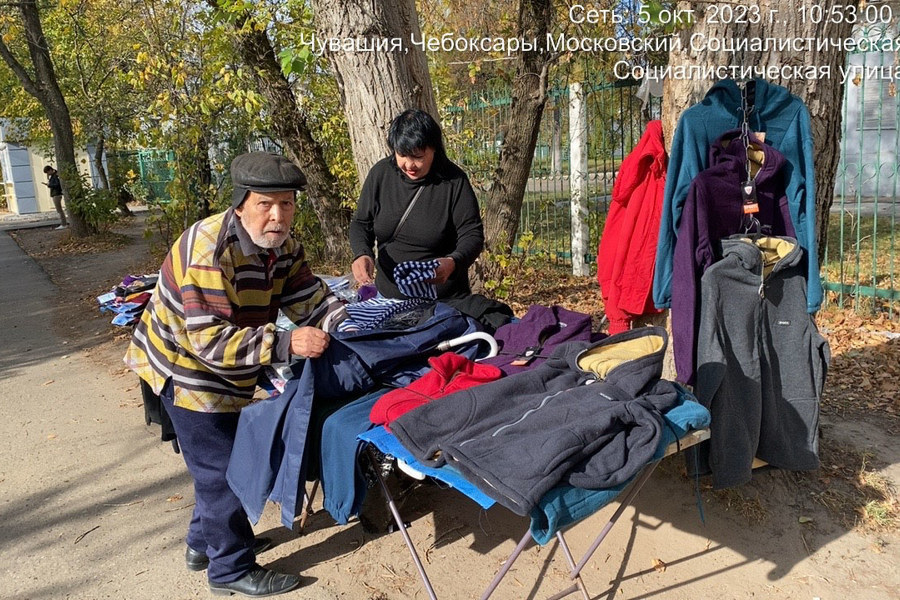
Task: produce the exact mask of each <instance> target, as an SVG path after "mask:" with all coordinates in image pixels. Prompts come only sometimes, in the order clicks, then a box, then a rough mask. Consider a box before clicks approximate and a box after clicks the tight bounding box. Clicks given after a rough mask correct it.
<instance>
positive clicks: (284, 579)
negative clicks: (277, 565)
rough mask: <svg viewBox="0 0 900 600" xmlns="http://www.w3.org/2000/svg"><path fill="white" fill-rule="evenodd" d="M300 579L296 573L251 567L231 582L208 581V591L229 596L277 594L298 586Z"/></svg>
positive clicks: (257, 596)
mask: <svg viewBox="0 0 900 600" xmlns="http://www.w3.org/2000/svg"><path fill="white" fill-rule="evenodd" d="M300 583H301V580H300V578H299V577H297V576H296V575H288V574H287V573H276V572H275V571H270V570H269V569H264V568H262V567H260V566H256V567H253V568H252V569H250V571H249V572H248V573H247V574H246V575H244V576H243V577H241V578H240V579H238V580H237V581H232V582H231V583H213V582H212V581H210V582H209V591H211V592H212V593H213V594H214V595H216V596H230V595H232V594H242V595H244V596H251V597H253V598H262V597H265V596H277V595H278V594H284V593H285V592H289V591H291V590H293V589H296V588H298V587H300Z"/></svg>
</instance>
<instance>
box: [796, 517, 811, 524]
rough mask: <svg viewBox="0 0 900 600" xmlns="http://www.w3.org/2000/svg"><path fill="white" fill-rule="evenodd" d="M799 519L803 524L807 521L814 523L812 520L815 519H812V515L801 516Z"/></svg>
mask: <svg viewBox="0 0 900 600" xmlns="http://www.w3.org/2000/svg"><path fill="white" fill-rule="evenodd" d="M797 520H798V521H799V522H800V524H801V525H802V524H805V523H812V522H813V520H812V518H811V517H800V518H799V519H797Z"/></svg>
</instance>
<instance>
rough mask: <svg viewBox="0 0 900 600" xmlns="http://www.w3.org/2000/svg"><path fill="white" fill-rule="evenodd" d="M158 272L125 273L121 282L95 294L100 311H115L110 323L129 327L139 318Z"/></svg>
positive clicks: (157, 277)
mask: <svg viewBox="0 0 900 600" xmlns="http://www.w3.org/2000/svg"><path fill="white" fill-rule="evenodd" d="M157 279H159V274H158V273H154V274H153V275H127V276H126V277H125V278H124V279H123V280H122V283H120V284H119V285H117V286H116V287H114V288H113V289H112V290H111V291H109V292H107V293H105V294H103V295H102V296H97V302H99V303H100V312H112V313H115V315H116V316H115V317H113V320H112V324H113V325H118V326H119V327H131V326H132V325H135V324H136V323H137V322H138V321H139V320H140V319H141V314H143V312H144V308H146V307H147V303H148V302H150V296H151V295H152V294H153V288H154V287H156V280H157Z"/></svg>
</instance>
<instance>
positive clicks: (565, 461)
mask: <svg viewBox="0 0 900 600" xmlns="http://www.w3.org/2000/svg"><path fill="white" fill-rule="evenodd" d="M666 342H667V334H666V331H665V329H662V328H660V327H641V328H638V329H633V330H631V331H626V332H623V333H620V334H617V335H613V336H610V337H608V338H606V339H605V340H603V341H601V342H599V343H597V344H589V343H584V342H571V343H568V344H563V345H561V346H559V347H558V348H556V350H554V352H553V354H552V355H551V357H550V358H549V360H547V362H545V363H544V364H543V365H541V366H539V367H537V368H535V369H532V370H531V371H527V372H524V373H519V374H517V375H510V376H508V377H506V378H503V379H500V380H497V381H495V382H492V383H486V384H483V385H479V386H476V387H474V388H469V389H467V390H463V391H460V392H457V393H455V394H450V395H449V396H444V397H443V398H438V399H437V400H433V401H431V402H429V403H428V404H426V405H424V406H421V407H419V408H417V409H415V410H412V411H410V412H408V413H406V414H404V415H402V416H400V417H399V418H397V419H396V420H395V421H393V423H392V424H391V431H392V432H393V433H394V435H395V436H396V437H397V439H398V440H400V442H401V443H402V444H403V445H404V446H405V447H406V448H407V449H408V450H409V451H410V452H411V453H412V454H413V456H415V458H416V459H417V460H419V461H420V462H422V463H423V464H425V465H428V466H435V467H439V466H441V465H444V464H449V465H452V466H453V467H454V468H456V469H457V470H459V471H460V472H461V473H462V475H463V476H464V477H465V478H466V479H467V480H468V481H470V482H471V483H473V484H475V485H476V486H478V487H479V488H480V489H481V490H482V491H483V492H484V493H486V494H487V495H488V496H490V497H492V498H494V499H495V500H496V501H497V502H499V503H500V504H502V505H504V506H506V507H507V508H509V509H510V510H511V511H513V512H515V513H516V514H519V515H527V514H528V513H529V511H530V510H531V509H532V508H534V506H535V505H536V504H537V502H538V501H539V500H540V499H541V497H542V496H543V495H544V493H546V492H547V491H548V490H549V489H550V488H552V487H554V486H555V485H557V484H559V483H567V484H569V485H572V486H574V487H578V488H586V489H603V488H607V487H610V486H614V485H617V484H619V483H622V482H624V481H627V480H628V479H629V478H630V477H632V476H633V475H634V474H635V473H637V472H638V471H639V470H640V469H641V467H643V466H644V465H645V464H646V463H647V462H648V461H649V460H650V459H651V458H652V456H653V454H654V452H655V451H656V447H657V444H658V443H659V439H660V435H661V432H662V414H661V413H662V412H663V411H665V410H667V409H669V408H670V407H672V406H674V405H675V403H676V402H677V400H678V394H677V392H676V389H675V384H674V383H672V382H670V381H665V380H662V379H660V375H661V373H662V359H663V355H664V354H665V347H666Z"/></svg>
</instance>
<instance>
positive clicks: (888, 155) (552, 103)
mask: <svg viewBox="0 0 900 600" xmlns="http://www.w3.org/2000/svg"><path fill="white" fill-rule="evenodd" d="M894 60H895V58H894V56H893V55H892V54H882V53H868V54H854V55H852V56H851V57H850V59H849V64H850V65H851V66H852V67H854V68H859V69H861V73H862V75H863V76H861V77H858V78H852V79H851V81H849V82H848V84H847V86H846V89H845V97H844V99H843V104H844V109H843V135H842V139H841V159H840V164H839V167H838V173H837V180H836V184H835V198H834V204H833V207H832V210H831V214H830V226H829V232H828V240H827V245H826V248H825V251H824V253H825V258H824V260H823V264H822V278H823V282H824V285H825V289H826V291H827V294H826V303H827V304H831V305H837V306H841V307H844V306H851V307H853V308H855V309H857V310H861V311H887V312H888V313H890V314H891V315H892V316H893V315H894V314H895V313H896V312H897V311H898V308H900V304H898V302H900V289H898V282H897V276H898V273H897V272H896V268H897V266H896V264H895V263H896V261H897V258H896V255H897V249H898V242H900V240H898V231H897V219H898V212H900V205H898V192H900V174H898V169H900V167H898V164H900V162H898V161H900V136H898V127H900V94H898V89H897V82H895V81H894V80H890V79H878V78H872V77H866V76H865V75H866V74H867V72H866V68H867V67H868V68H872V67H881V66H885V67H889V66H891V65H893V64H894ZM568 90H569V88H568V87H560V88H556V89H553V90H551V92H550V94H549V99H548V102H547V105H546V108H545V111H544V118H543V120H542V123H541V128H540V132H539V135H538V141H537V147H536V150H535V157H534V162H533V164H532V168H531V175H530V177H529V180H528V185H527V188H526V193H525V198H524V200H523V206H522V213H521V225H520V229H519V231H520V234H519V242H518V244H517V246H516V251H517V252H519V253H528V254H530V255H534V256H539V257H542V258H544V259H546V260H548V261H551V262H553V263H557V264H566V265H571V264H572V250H571V248H572V230H571V210H570V197H571V196H570V174H569V150H570V148H569V143H568V136H569V119H570V117H569V102H570V98H569V91H568ZM584 91H585V94H586V96H585V102H586V105H587V108H586V110H587V137H588V193H587V197H588V210H589V224H590V241H589V243H588V245H587V248H586V250H585V256H584V260H585V262H587V263H592V262H594V260H595V253H596V248H597V244H598V243H599V239H600V234H601V232H602V228H603V223H604V221H605V217H606V214H607V211H608V210H609V201H610V194H611V190H612V186H613V182H614V180H615V176H616V172H617V171H618V168H619V164H620V163H621V161H622V159H623V158H624V157H625V156H626V155H627V154H628V153H629V152H630V151H631V149H632V148H633V147H634V146H635V145H636V144H637V142H638V139H639V138H640V135H641V133H642V132H643V129H644V126H645V124H646V122H647V121H648V120H650V119H654V118H659V115H660V101H659V99H658V98H653V97H649V100H648V102H647V103H644V102H643V101H642V100H640V99H639V97H638V91H639V86H638V82H635V81H618V82H615V83H603V82H595V83H591V82H588V83H585V84H584ZM510 102H511V100H510V98H509V95H508V92H507V91H506V90H488V91H482V92H477V93H473V94H472V95H471V96H470V97H469V98H468V100H467V102H465V103H464V104H463V105H461V106H454V107H451V108H449V109H447V111H446V112H445V114H444V115H443V120H444V124H445V133H446V135H447V149H448V153H449V154H450V155H451V157H452V158H453V159H454V160H456V161H457V162H458V163H460V164H461V165H462V166H463V167H464V168H465V169H466V171H467V172H468V173H469V175H470V177H471V179H472V182H473V184H474V185H475V187H476V189H478V190H479V195H480V196H481V197H485V196H486V194H487V186H488V185H489V183H490V177H491V174H492V170H493V168H494V167H495V166H496V164H497V158H498V155H499V151H500V145H501V142H502V137H501V135H502V133H501V132H502V128H503V124H504V123H505V121H506V118H507V116H508V110H509V106H510ZM136 158H137V162H138V165H139V169H140V177H141V180H142V182H143V183H144V185H145V186H146V187H147V189H148V191H149V193H150V196H151V199H153V200H156V201H165V200H166V199H167V198H168V195H167V191H166V186H167V184H168V183H169V181H170V180H171V179H172V164H173V161H174V155H173V153H172V152H166V151H157V150H143V151H140V152H138V153H137V155H136Z"/></svg>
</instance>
